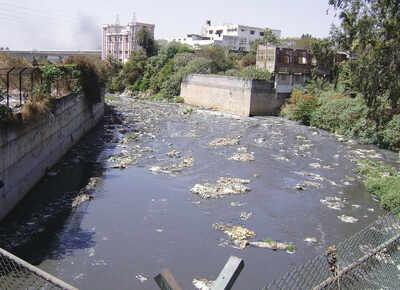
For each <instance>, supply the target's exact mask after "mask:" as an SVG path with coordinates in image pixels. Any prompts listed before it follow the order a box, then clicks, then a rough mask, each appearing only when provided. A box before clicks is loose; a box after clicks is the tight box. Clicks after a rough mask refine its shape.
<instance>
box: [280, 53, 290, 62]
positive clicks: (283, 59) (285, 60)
mask: <svg viewBox="0 0 400 290" xmlns="http://www.w3.org/2000/svg"><path fill="white" fill-rule="evenodd" d="M280 62H281V63H283V64H290V56H289V55H287V54H284V55H281V57H280Z"/></svg>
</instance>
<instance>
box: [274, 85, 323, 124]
mask: <svg viewBox="0 0 400 290" xmlns="http://www.w3.org/2000/svg"><path fill="white" fill-rule="evenodd" d="M318 106H319V103H318V99H317V98H316V97H314V96H312V95H309V94H303V93H302V92H301V91H299V90H294V91H293V92H292V94H291V96H290V98H289V100H288V102H287V104H285V105H284V106H283V107H282V109H281V115H282V116H284V117H286V118H289V119H290V120H295V121H299V122H301V123H303V124H305V125H310V121H311V116H312V114H313V112H314V111H315V110H316V109H317V107H318Z"/></svg>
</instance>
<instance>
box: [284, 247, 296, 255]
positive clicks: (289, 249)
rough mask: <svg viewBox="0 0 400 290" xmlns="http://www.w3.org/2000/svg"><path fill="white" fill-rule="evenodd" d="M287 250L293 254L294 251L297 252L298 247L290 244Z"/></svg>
mask: <svg viewBox="0 0 400 290" xmlns="http://www.w3.org/2000/svg"><path fill="white" fill-rule="evenodd" d="M286 251H287V252H288V253H290V254H292V253H294V252H296V247H295V246H293V245H288V246H287V248H286Z"/></svg>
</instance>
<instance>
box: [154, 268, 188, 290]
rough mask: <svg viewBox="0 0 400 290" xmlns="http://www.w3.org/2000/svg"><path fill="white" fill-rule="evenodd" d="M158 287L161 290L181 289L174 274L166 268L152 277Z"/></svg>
mask: <svg viewBox="0 0 400 290" xmlns="http://www.w3.org/2000/svg"><path fill="white" fill-rule="evenodd" d="M154 280H155V281H156V283H157V285H158V287H160V289H161V290H182V287H181V286H180V285H179V284H178V283H177V282H176V280H175V278H174V276H172V274H171V272H170V271H169V270H168V269H164V270H163V271H162V272H161V273H160V274H158V275H157V276H156V277H154Z"/></svg>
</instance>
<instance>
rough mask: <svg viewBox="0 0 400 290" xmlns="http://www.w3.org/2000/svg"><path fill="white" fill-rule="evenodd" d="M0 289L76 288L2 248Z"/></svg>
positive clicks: (0, 255)
mask: <svg viewBox="0 0 400 290" xmlns="http://www.w3.org/2000/svg"><path fill="white" fill-rule="evenodd" d="M0 289H7V290H8V289H13V290H14V289H28V290H33V289H69V290H72V289H75V290H76V288H74V287H73V286H71V285H68V284H67V283H65V282H63V281H61V280H59V279H57V278H56V277H54V276H52V275H50V274H48V273H46V272H44V271H42V270H40V269H38V268H36V267H34V266H32V265H30V264H28V263H27V262H25V261H22V260H21V259H19V258H17V257H15V256H14V255H12V254H10V253H8V252H6V251H5V250H3V249H0Z"/></svg>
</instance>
